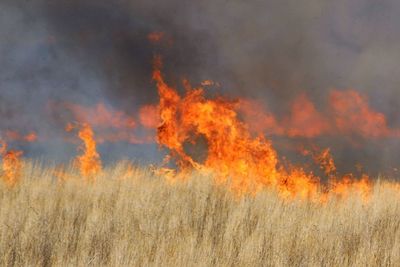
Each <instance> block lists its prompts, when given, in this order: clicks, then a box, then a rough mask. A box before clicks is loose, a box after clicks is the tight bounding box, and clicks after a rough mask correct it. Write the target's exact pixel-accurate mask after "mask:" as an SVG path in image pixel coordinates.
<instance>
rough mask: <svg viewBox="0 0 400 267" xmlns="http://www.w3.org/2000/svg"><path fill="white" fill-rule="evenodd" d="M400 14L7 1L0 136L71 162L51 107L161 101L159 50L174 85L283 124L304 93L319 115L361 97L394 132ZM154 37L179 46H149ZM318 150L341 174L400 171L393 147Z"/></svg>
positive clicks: (366, 144) (334, 140) (171, 1)
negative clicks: (156, 71)
mask: <svg viewBox="0 0 400 267" xmlns="http://www.w3.org/2000/svg"><path fill="white" fill-rule="evenodd" d="M399 11H400V4H399V3H398V2H397V1H395V0H390V1H373V0H354V1H342V0H339V1H329V2H328V1H317V0H311V1H298V0H297V1H295V0H269V1H258V0H255V1H242V0H232V1H222V0H206V1H186V2H185V1H177V0H168V1H165V0H164V1H161V0H157V1H144V0H138V1H132V0H129V1H128V0H120V1H107V0H97V1H94V0H58V1H50V0H33V1H18V0H17V1H15V0H14V1H12V0H3V1H2V2H1V3H0V53H1V58H2V60H1V72H0V114H1V116H2V121H1V123H0V130H6V129H22V130H23V129H26V130H36V131H38V133H39V134H41V135H47V136H49V138H48V140H50V141H47V142H49V144H48V145H46V146H43V144H36V145H30V146H27V147H24V149H25V150H27V151H28V155H32V156H36V155H42V154H43V155H46V154H47V155H57V156H59V157H60V158H63V157H64V158H67V157H69V156H70V155H71V154H73V153H74V147H73V146H72V147H70V146H68V145H66V144H65V142H64V141H63V140H62V138H61V137H58V136H62V135H63V132H64V131H63V128H62V125H64V123H65V121H66V120H67V119H68V118H64V117H63V116H62V114H58V113H51V112H50V114H49V112H48V111H46V108H45V107H46V105H47V103H48V101H49V100H52V101H57V100H63V101H72V102H75V103H81V104H85V105H87V104H93V103H96V102H97V101H100V100H101V101H105V102H107V103H108V104H110V105H111V106H116V107H119V108H121V109H123V110H125V111H126V112H133V111H134V110H136V108H137V106H138V105H141V104H144V103H155V102H157V92H156V89H155V87H154V85H153V84H152V83H151V60H152V57H153V54H154V52H159V53H161V54H163V55H164V58H165V64H166V66H165V71H166V74H167V77H168V80H169V81H170V82H171V83H172V84H176V83H178V81H179V79H180V78H182V77H187V78H189V79H190V80H191V81H193V82H194V83H197V82H199V81H201V80H203V79H212V80H215V81H218V82H220V83H221V84H222V88H221V89H220V90H221V91H219V92H218V94H229V95H230V96H232V97H235V96H246V97H249V98H256V99H259V100H261V101H262V102H265V104H266V105H267V106H268V107H269V108H270V109H271V110H273V111H274V112H275V113H276V114H278V117H279V115H280V114H285V113H286V112H287V110H288V107H289V103H290V101H291V100H293V99H294V98H295V97H296V96H297V95H298V94H299V93H300V92H304V91H305V92H307V94H308V95H309V96H310V98H311V99H312V100H313V101H314V102H316V104H317V107H319V108H323V107H324V106H325V105H326V99H327V95H328V91H329V90H330V89H332V88H339V89H348V88H354V89H357V90H359V91H361V92H363V93H365V94H367V95H368V96H369V98H370V102H371V106H372V107H373V108H375V109H377V110H379V111H382V112H384V113H385V114H386V115H387V116H388V119H389V124H390V126H391V127H398V126H400V121H399V110H398V104H399V103H400V94H399V92H400V91H399V90H398V88H397V85H398V84H399V82H398V80H399V77H400V73H399V72H400V68H399V67H398V66H397V65H398V62H400V54H399V53H398V52H397V47H398V45H399V41H400V32H398V31H397V25H399V22H400V18H399V17H398V16H397V14H398V13H399ZM152 31H162V32H165V33H166V34H167V35H168V36H170V37H171V39H172V40H173V44H172V45H171V46H170V47H167V46H157V47H154V46H152V45H150V44H149V42H148V40H147V39H146V36H147V34H148V33H150V32H152ZM278 141H282V140H278ZM283 141H284V142H294V141H293V140H283ZM297 141H298V140H295V142H297ZM300 141H305V140H300ZM315 142H317V143H318V144H319V145H321V146H322V147H324V146H330V147H332V148H333V153H334V156H335V158H336V159H337V160H338V161H339V165H340V166H341V167H343V168H344V169H346V168H347V169H350V168H352V167H353V166H354V165H355V164H356V163H358V162H360V163H362V164H363V165H364V166H366V167H368V168H369V171H371V172H383V171H386V170H389V169H391V168H393V167H396V166H397V162H396V155H397V151H398V149H399V148H400V144H399V141H398V140H397V139H384V140H375V141H373V140H360V142H361V144H362V145H361V146H359V147H352V146H351V145H349V143H348V140H346V138H343V137H340V136H337V137H329V138H327V137H325V138H319V139H317V140H315ZM102 151H103V154H105V155H106V157H107V158H108V159H110V160H113V159H114V156H116V155H118V156H120V155H121V154H122V155H125V156H136V157H137V158H139V159H140V158H146V159H149V160H152V159H154V158H157V156H156V155H158V152H157V148H156V147H155V146H146V147H145V149H143V148H138V147H137V146H134V145H131V146H126V145H112V144H108V145H103V146H102ZM132 151H140V152H132ZM282 152H283V153H289V151H284V149H282ZM59 154H62V155H59Z"/></svg>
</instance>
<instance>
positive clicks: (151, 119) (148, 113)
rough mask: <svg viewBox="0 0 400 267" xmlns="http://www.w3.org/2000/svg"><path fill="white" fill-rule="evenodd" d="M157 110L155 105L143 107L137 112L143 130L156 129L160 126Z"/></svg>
mask: <svg viewBox="0 0 400 267" xmlns="http://www.w3.org/2000/svg"><path fill="white" fill-rule="evenodd" d="M158 114H159V108H158V106H157V105H144V106H142V107H141V108H140V110H139V119H140V124H141V125H143V126H144V127H145V128H149V129H156V128H157V127H158V125H160V118H159V116H158Z"/></svg>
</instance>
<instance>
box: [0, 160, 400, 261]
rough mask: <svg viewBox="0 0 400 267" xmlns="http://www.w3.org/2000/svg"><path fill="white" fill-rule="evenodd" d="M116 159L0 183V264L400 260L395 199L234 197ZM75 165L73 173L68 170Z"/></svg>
mask: <svg viewBox="0 0 400 267" xmlns="http://www.w3.org/2000/svg"><path fill="white" fill-rule="evenodd" d="M126 169H127V166H126V165H124V164H119V165H117V166H115V167H113V168H110V169H108V170H105V172H104V173H102V174H101V175H100V176H99V177H97V180H96V182H95V183H94V184H87V183H85V182H83V181H82V180H80V179H76V178H73V177H72V176H71V177H70V178H69V179H67V181H65V182H61V183H60V182H59V181H58V180H57V178H56V176H55V175H54V173H53V171H52V170H51V169H46V168H42V167H40V166H39V165H38V164H36V165H35V164H27V166H26V167H25V169H24V173H25V174H24V177H23V179H22V181H21V183H19V184H18V185H17V186H16V187H15V188H12V189H9V188H7V187H6V186H5V185H1V187H0V202H1V204H0V234H1V237H0V261H1V265H4V266H7V265H15V266H27V265H29V266H38V265H41V266H52V265H57V266H90V265H91V266H99V265H110V266H152V265H157V266H210V265H215V266H288V265H290V266H305V265H312V266H349V265H351V266H378V265H396V264H398V263H399V262H400V201H399V199H400V198H399V196H397V195H396V193H395V192H393V191H391V190H389V189H387V188H385V185H384V184H383V183H380V184H378V185H377V186H375V187H374V192H373V195H372V197H371V199H370V201H369V203H368V204H366V203H363V201H361V200H360V198H359V197H357V196H354V197H353V198H351V199H348V200H346V201H343V200H341V201H330V202H329V203H327V204H326V205H321V204H313V203H310V202H306V201H290V202H287V201H283V200H282V199H280V198H279V197H277V196H276V194H275V193H273V192H261V193H260V194H258V195H257V196H255V197H244V198H241V199H235V198H234V197H233V196H232V194H231V193H230V192H229V191H228V190H226V189H225V187H222V186H218V187H217V186H214V185H213V183H212V182H211V179H208V178H206V177H200V176H199V177H196V175H193V178H191V179H189V180H188V181H187V182H179V183H175V184H172V185H171V184H169V183H168V182H166V181H165V180H164V179H163V178H160V177H155V176H153V175H151V172H149V171H146V170H144V169H134V170H132V171H131V172H129V175H126ZM70 171H71V172H74V171H73V170H70Z"/></svg>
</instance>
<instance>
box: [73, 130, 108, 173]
mask: <svg viewBox="0 0 400 267" xmlns="http://www.w3.org/2000/svg"><path fill="white" fill-rule="evenodd" d="M79 126H80V127H79V132H78V137H79V138H80V139H81V140H82V142H83V146H80V147H79V150H82V151H83V154H82V155H80V156H77V158H76V160H75V164H76V165H77V166H78V168H79V170H80V172H81V174H82V175H83V176H84V177H85V178H87V179H90V180H94V179H95V175H96V174H98V173H99V172H100V171H101V170H102V163H101V159H100V155H99V154H98V153H97V148H96V141H95V140H94V133H93V130H92V128H91V127H90V125H89V124H87V123H83V124H81V125H79ZM73 128H75V126H74V125H72V124H68V125H67V127H66V130H67V131H71V130H72V129H73Z"/></svg>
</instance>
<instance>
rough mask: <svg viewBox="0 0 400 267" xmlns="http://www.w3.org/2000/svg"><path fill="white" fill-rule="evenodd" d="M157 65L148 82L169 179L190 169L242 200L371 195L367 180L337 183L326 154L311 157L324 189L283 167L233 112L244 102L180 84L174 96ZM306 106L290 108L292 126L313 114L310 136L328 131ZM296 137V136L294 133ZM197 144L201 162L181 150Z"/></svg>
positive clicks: (344, 179) (265, 141)
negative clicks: (267, 193)
mask: <svg viewBox="0 0 400 267" xmlns="http://www.w3.org/2000/svg"><path fill="white" fill-rule="evenodd" d="M161 66H162V64H161V59H160V58H159V57H156V59H155V69H154V72H153V79H154V80H155V82H156V84H157V88H158V93H159V96H160V105H159V108H160V116H161V125H160V126H159V127H158V139H157V141H158V143H159V144H160V145H161V146H164V147H166V148H168V149H169V150H170V151H171V155H170V156H171V157H172V158H175V159H176V161H177V163H178V166H179V171H178V173H177V174H176V175H175V173H174V172H167V171H165V170H164V172H167V173H168V175H167V176H168V178H170V177H171V174H174V175H175V176H180V175H179V173H184V172H186V171H187V170H188V169H190V168H194V169H197V170H199V171H202V172H203V171H209V172H212V173H213V174H214V175H215V177H216V182H217V183H226V182H229V184H230V188H231V189H232V190H233V191H234V192H235V193H237V194H238V195H242V194H245V193H250V194H254V193H256V192H258V191H259V190H260V189H262V188H265V187H268V188H274V189H275V190H277V191H278V193H279V194H280V195H281V196H282V197H283V198H285V199H288V198H293V197H300V198H302V199H313V200H318V201H322V202H323V201H325V200H326V199H327V197H328V196H331V195H334V196H336V197H340V198H345V197H347V196H348V195H349V193H350V192H353V191H357V192H359V193H360V194H361V196H362V197H363V198H364V199H367V198H368V196H369V192H370V191H371V186H372V185H371V182H370V181H369V179H368V177H367V176H365V175H364V176H362V177H361V179H356V178H354V177H353V176H352V175H345V176H343V177H342V178H340V177H338V176H337V173H336V166H335V163H334V161H333V158H332V156H331V154H330V150H329V149H325V150H322V152H318V153H316V152H313V153H311V154H312V156H313V159H314V160H315V162H316V163H318V164H319V165H320V167H321V169H323V170H324V172H325V174H326V176H327V177H328V178H329V181H328V183H327V185H326V186H324V185H323V184H322V183H321V179H320V178H319V177H317V176H315V175H314V174H313V173H312V172H307V171H305V170H304V169H303V168H302V167H296V166H291V165H290V166H289V167H286V168H285V167H284V166H283V164H282V163H280V161H279V159H278V154H277V152H276V151H275V149H274V148H273V146H272V144H271V141H270V140H268V139H266V138H265V137H264V136H262V135H259V136H252V134H251V132H250V130H249V127H248V125H247V124H245V123H244V122H242V121H241V120H240V119H239V116H238V112H237V110H240V109H242V110H243V108H245V109H247V110H250V111H252V110H253V109H249V108H248V107H249V106H248V105H247V106H246V105H244V104H243V103H246V102H243V101H239V103H238V102H237V101H228V100H226V99H222V98H216V99H207V98H205V96H204V89H203V88H202V87H199V88H191V86H190V85H189V83H188V82H187V81H184V87H185V88H186V93H185V95H183V96H180V95H179V94H178V93H177V91H176V90H175V89H174V88H172V87H170V86H169V85H168V84H166V82H165V81H164V78H163V75H162V73H161V70H160V69H161ZM300 100H301V101H300V102H302V103H305V104H306V105H305V106H306V110H305V113H303V112H301V111H299V109H300V107H299V106H296V105H295V106H294V107H293V112H297V111H299V114H297V115H296V116H297V117H296V118H295V119H294V121H292V122H291V124H292V125H296V126H299V127H303V126H304V125H303V124H304V123H306V122H308V121H310V119H309V118H307V112H308V111H311V113H312V114H315V116H314V117H312V118H311V121H313V122H314V121H316V122H318V124H317V126H316V127H317V128H316V130H312V131H310V132H309V135H310V136H314V135H315V134H318V133H319V132H320V131H322V130H323V129H326V128H327V127H328V126H327V124H326V123H324V122H323V118H322V116H321V115H319V114H318V113H317V112H316V110H315V108H314V106H313V105H312V104H310V102H308V101H307V99H306V98H305V97H302V98H301V99H300ZM265 120H266V121H268V123H270V124H271V125H276V121H275V120H274V118H273V117H271V116H269V117H266V118H265ZM294 133H295V132H294ZM198 138H204V139H205V140H206V146H207V147H206V148H205V149H206V151H207V157H206V159H205V161H204V162H197V161H196V160H195V159H193V158H192V157H191V156H190V155H189V154H188V153H186V151H185V149H184V148H185V145H186V144H188V143H196V140H197V139H198Z"/></svg>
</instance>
